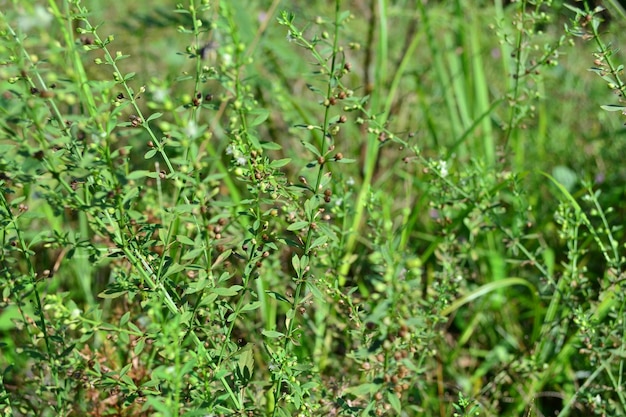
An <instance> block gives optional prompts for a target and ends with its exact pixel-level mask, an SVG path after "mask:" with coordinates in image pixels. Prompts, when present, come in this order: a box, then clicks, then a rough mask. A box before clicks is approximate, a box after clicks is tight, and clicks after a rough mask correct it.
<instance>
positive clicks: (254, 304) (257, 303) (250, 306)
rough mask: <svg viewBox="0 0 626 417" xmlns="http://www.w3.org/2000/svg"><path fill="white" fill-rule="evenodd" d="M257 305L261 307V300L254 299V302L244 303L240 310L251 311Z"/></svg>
mask: <svg viewBox="0 0 626 417" xmlns="http://www.w3.org/2000/svg"><path fill="white" fill-rule="evenodd" d="M259 307H261V302H260V301H255V302H252V303H248V304H246V305H244V306H243V307H242V308H241V311H252V310H256V309H257V308H259Z"/></svg>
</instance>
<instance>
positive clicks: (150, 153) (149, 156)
mask: <svg viewBox="0 0 626 417" xmlns="http://www.w3.org/2000/svg"><path fill="white" fill-rule="evenodd" d="M156 153H157V150H156V149H150V150H149V151H148V152H146V154H145V155H144V156H143V157H144V159H152V158H153V157H154V155H156Z"/></svg>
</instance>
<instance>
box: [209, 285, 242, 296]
mask: <svg viewBox="0 0 626 417" xmlns="http://www.w3.org/2000/svg"><path fill="white" fill-rule="evenodd" d="M242 288H243V287H242V286H241V285H233V286H232V287H228V288H213V293H215V294H217V295H220V296H222V297H232V296H233V295H237V293H238V292H239V291H240V290H241V289H242Z"/></svg>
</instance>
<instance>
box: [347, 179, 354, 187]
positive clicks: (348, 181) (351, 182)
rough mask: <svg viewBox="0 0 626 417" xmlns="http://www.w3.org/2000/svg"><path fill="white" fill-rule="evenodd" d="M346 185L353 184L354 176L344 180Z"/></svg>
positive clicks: (350, 185)
mask: <svg viewBox="0 0 626 417" xmlns="http://www.w3.org/2000/svg"><path fill="white" fill-rule="evenodd" d="M346 185H347V186H348V187H352V186H353V185H354V178H352V177H350V178H348V180H347V181H346Z"/></svg>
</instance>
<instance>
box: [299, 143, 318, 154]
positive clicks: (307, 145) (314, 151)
mask: <svg viewBox="0 0 626 417" xmlns="http://www.w3.org/2000/svg"><path fill="white" fill-rule="evenodd" d="M302 146H304V147H305V148H306V149H307V150H308V151H309V152H311V153H312V154H313V155H315V156H320V155H321V154H320V151H319V150H318V149H317V148H316V147H315V145H313V144H312V143H309V142H302Z"/></svg>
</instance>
